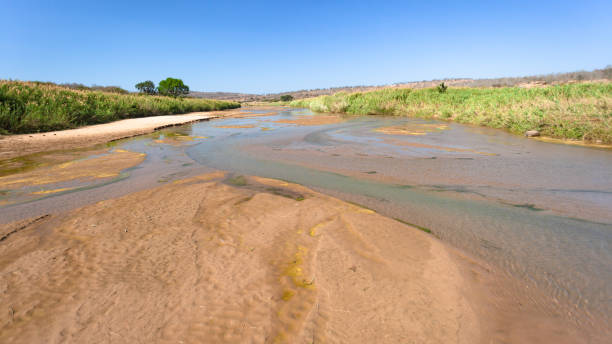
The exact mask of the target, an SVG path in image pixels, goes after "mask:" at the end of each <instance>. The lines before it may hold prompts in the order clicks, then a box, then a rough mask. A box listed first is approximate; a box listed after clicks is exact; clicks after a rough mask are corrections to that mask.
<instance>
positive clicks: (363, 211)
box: [357, 208, 375, 214]
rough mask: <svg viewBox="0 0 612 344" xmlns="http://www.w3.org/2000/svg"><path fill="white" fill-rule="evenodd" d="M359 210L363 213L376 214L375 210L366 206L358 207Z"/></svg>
mask: <svg viewBox="0 0 612 344" xmlns="http://www.w3.org/2000/svg"><path fill="white" fill-rule="evenodd" d="M357 212H358V213H363V214H374V213H375V211H374V210H371V209H366V208H361V209H357Z"/></svg>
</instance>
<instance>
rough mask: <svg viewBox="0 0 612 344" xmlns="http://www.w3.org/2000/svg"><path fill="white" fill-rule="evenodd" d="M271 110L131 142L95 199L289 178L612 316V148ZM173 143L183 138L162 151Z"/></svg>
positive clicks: (553, 300)
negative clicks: (202, 175)
mask: <svg viewBox="0 0 612 344" xmlns="http://www.w3.org/2000/svg"><path fill="white" fill-rule="evenodd" d="M263 112H266V111H257V110H251V111H248V110H245V113H248V114H247V116H245V117H243V118H229V119H222V120H215V121H210V122H200V123H196V124H193V125H187V126H182V127H176V128H173V129H170V130H166V131H162V132H161V134H160V133H157V134H155V135H149V136H146V137H141V138H136V139H130V140H126V141H123V142H121V143H120V144H119V145H118V147H120V148H121V149H125V150H131V151H138V152H143V153H146V154H147V160H146V161H145V162H144V163H143V164H142V165H141V166H139V167H138V168H136V169H132V171H129V175H128V174H124V175H123V176H127V177H125V178H120V179H118V180H116V182H115V183H108V182H104V183H100V185H99V188H101V189H104V188H106V189H108V190H114V191H108V190H107V191H104V192H103V191H100V192H101V193H104V194H105V195H106V196H108V195H113V193H115V194H120V193H122V192H125V191H127V190H134V189H138V188H143V187H145V186H150V185H151V184H155V183H163V182H168V181H171V180H172V179H177V178H181V177H184V176H188V175H192V174H194V173H197V172H198V171H200V170H201V169H202V168H212V169H221V170H226V171H230V172H232V173H236V174H250V175H258V176H264V177H270V178H277V179H283V180H287V181H290V182H295V183H299V184H302V185H305V186H308V187H311V188H313V189H315V190H318V191H322V192H325V193H328V194H331V195H333V196H337V197H340V198H343V199H346V200H349V201H353V202H357V203H360V204H362V205H366V206H368V207H370V208H372V209H375V210H376V211H379V212H381V213H382V214H384V215H387V216H391V217H394V218H396V219H399V220H401V221H404V222H408V223H411V224H414V225H417V226H419V227H422V228H423V229H426V230H429V231H431V233H432V235H435V236H436V237H438V238H440V239H441V240H442V241H444V242H446V243H448V244H450V245H451V246H454V247H456V248H458V249H460V250H463V251H465V252H468V253H469V254H471V255H473V256H475V257H478V258H479V259H482V260H484V261H487V262H488V263H490V264H492V265H493V266H496V267H498V268H499V269H500V271H502V272H503V273H504V274H506V275H507V276H510V277H511V278H513V279H517V280H520V281H521V283H522V284H523V285H524V286H525V288H535V289H538V290H540V291H543V293H544V294H545V295H546V298H545V299H542V300H536V301H535V302H536V303H541V306H542V307H543V308H547V307H548V308H551V309H555V308H556V309H562V313H563V314H564V315H566V316H568V317H570V318H572V319H574V320H575V321H577V322H579V323H583V322H584V323H600V324H601V323H603V324H605V323H609V321H610V320H611V319H612V151H611V150H606V149H595V148H588V147H581V146H571V145H564V144H556V143H547V142H540V141H537V140H533V139H526V138H523V137H518V136H514V135H510V134H507V133H505V132H503V131H499V130H493V129H487V128H480V127H472V126H465V125H459V124H452V123H446V122H436V121H427V120H420V119H408V118H398V117H380V116H376V117H374V116H369V117H353V118H347V117H334V116H319V115H315V114H313V113H311V112H310V111H308V110H304V109H284V110H282V111H279V112H278V113H275V114H265V115H263V116H262V115H259V114H260V113H263ZM177 135H178V136H180V137H184V138H187V139H186V140H183V141H182V144H180V145H163V144H156V142H161V141H160V138H161V139H163V138H164V137H176V136H177ZM112 188H114V189H112ZM92 190H95V188H93V189H92V188H91V187H88V188H87V189H86V190H82V191H78V192H67V193H59V194H57V195H50V196H49V197H46V198H41V199H38V200H34V201H32V200H28V201H27V202H25V201H24V202H21V203H19V202H17V204H13V205H11V206H6V207H3V208H0V215H3V214H4V215H5V216H8V215H9V214H13V215H15V214H29V215H32V214H33V213H35V212H37V211H39V210H41V209H45V208H48V209H54V207H57V204H58V203H57V202H58V201H59V202H60V203H61V201H62V200H63V201H64V203H65V204H73V203H75V202H76V199H81V200H82V199H84V196H83V195H82V194H84V193H87V194H88V195H95V192H93V191H92ZM89 197H92V196H89ZM85 198H86V197H85ZM71 200H72V201H71ZM91 200H92V201H94V200H95V197H93V198H92V199H91ZM71 202H72V203H71ZM16 217H19V216H16ZM7 218H8V217H7ZM604 326H605V325H604Z"/></svg>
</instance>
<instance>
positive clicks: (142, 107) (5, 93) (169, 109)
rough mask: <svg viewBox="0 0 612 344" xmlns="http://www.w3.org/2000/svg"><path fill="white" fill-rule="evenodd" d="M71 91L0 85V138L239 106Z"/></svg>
mask: <svg viewBox="0 0 612 344" xmlns="http://www.w3.org/2000/svg"><path fill="white" fill-rule="evenodd" d="M76 85H78V84H76ZM76 87H77V86H74V87H66V86H64V85H56V84H53V83H42V82H21V81H3V80H0V133H2V134H10V133H32V132H40V131H51V130H60V129H69V128H76V127H79V126H83V125H89V124H97V123H106V122H111V121H115V120H119V119H124V118H133V117H145V116H158V115H171V114H180V113H187V112H194V111H212V110H224V109H231V108H238V107H240V104H239V103H236V102H230V101H222V100H210V99H191V98H174V97H162V96H152V95H138V94H124V93H123V92H114V91H109V89H111V88H112V87H111V88H109V87H106V88H104V89H105V91H102V90H99V91H98V90H94V89H93V88H92V87H87V88H84V89H78V88H76Z"/></svg>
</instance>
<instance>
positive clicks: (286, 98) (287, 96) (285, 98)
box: [280, 94, 293, 102]
mask: <svg viewBox="0 0 612 344" xmlns="http://www.w3.org/2000/svg"><path fill="white" fill-rule="evenodd" d="M280 100H282V101H284V102H289V101H292V100H293V96H292V95H290V94H283V95H282V96H281V97H280Z"/></svg>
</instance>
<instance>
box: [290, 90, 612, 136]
mask: <svg viewBox="0 0 612 344" xmlns="http://www.w3.org/2000/svg"><path fill="white" fill-rule="evenodd" d="M290 105H291V106H293V107H307V108H310V109H311V110H313V111H316V112H335V113H347V114H355V115H400V116H411V117H421V118H433V119H440V120H450V121H456V122H459V123H468V124H476V125H482V126H487V127H492V128H500V129H506V130H509V131H510V132H512V133H516V134H523V133H524V132H525V131H527V130H539V131H540V132H541V134H542V135H544V136H550V137H555V138H562V139H576V140H584V141H587V142H601V143H606V144H609V143H612V83H582V84H566V85H557V86H548V87H543V88H519V87H504V88H449V89H448V90H447V91H446V92H445V93H439V92H438V91H437V90H436V89H431V88H430V89H397V88H389V89H383V90H378V91H372V92H367V93H337V94H334V95H330V96H321V97H316V98H308V99H300V100H296V101H293V102H291V103H290Z"/></svg>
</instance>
